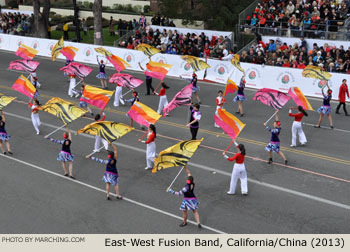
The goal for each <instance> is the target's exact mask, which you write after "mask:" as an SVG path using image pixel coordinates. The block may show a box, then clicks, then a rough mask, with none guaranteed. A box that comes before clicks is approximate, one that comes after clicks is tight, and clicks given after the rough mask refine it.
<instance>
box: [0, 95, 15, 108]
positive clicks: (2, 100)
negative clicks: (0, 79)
mask: <svg viewBox="0 0 350 252" xmlns="http://www.w3.org/2000/svg"><path fill="white" fill-rule="evenodd" d="M0 95H1V94H0ZM15 99H16V97H12V96H5V95H3V96H0V111H1V110H3V109H4V108H5V107H6V106H7V105H9V104H10V103H11V102H12V101H13V100H15Z"/></svg>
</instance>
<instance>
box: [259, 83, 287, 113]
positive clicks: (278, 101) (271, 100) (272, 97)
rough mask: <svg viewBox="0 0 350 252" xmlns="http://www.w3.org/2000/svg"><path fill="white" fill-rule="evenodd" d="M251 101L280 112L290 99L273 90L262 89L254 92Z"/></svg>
mask: <svg viewBox="0 0 350 252" xmlns="http://www.w3.org/2000/svg"><path fill="white" fill-rule="evenodd" d="M253 100H254V101H256V100H257V101H260V102H261V103H263V104H265V105H267V106H270V107H273V108H274V109H277V110H280V109H281V108H282V107H283V106H284V105H286V103H287V102H288V101H289V100H290V97H289V96H288V95H286V94H284V93H282V92H280V91H278V90H275V89H270V88H262V89H259V90H258V91H257V92H256V94H255V96H254V98H253Z"/></svg>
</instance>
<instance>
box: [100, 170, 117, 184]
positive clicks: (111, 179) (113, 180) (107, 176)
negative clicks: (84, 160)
mask: <svg viewBox="0 0 350 252" xmlns="http://www.w3.org/2000/svg"><path fill="white" fill-rule="evenodd" d="M118 178H119V176H118V175H117V174H114V173H110V172H105V173H104V175H103V178H102V181H103V182H105V183H110V184H112V185H113V186H116V185H118Z"/></svg>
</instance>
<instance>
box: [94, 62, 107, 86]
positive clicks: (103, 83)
mask: <svg viewBox="0 0 350 252" xmlns="http://www.w3.org/2000/svg"><path fill="white" fill-rule="evenodd" d="M96 59H97V64H98V66H99V67H100V72H99V73H98V75H96V78H97V79H99V80H100V81H101V86H102V88H103V89H108V86H107V79H108V77H107V75H106V72H105V67H106V65H105V64H104V62H103V60H101V61H99V60H98V56H96Z"/></svg>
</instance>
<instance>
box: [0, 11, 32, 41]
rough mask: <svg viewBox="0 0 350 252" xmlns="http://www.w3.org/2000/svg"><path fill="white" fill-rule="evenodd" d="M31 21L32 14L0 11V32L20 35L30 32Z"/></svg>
mask: <svg viewBox="0 0 350 252" xmlns="http://www.w3.org/2000/svg"><path fill="white" fill-rule="evenodd" d="M33 22H34V17H33V15H25V14H20V13H19V12H15V13H12V12H9V13H6V12H1V15H0V33H5V34H10V35H22V36H24V35H25V34H30V33H31V32H32V27H33Z"/></svg>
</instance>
